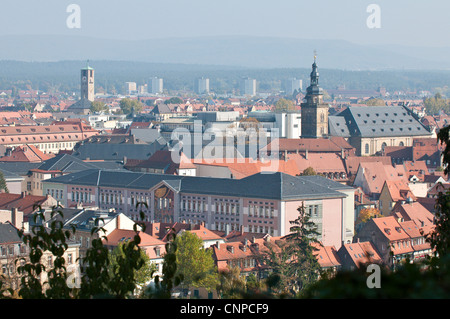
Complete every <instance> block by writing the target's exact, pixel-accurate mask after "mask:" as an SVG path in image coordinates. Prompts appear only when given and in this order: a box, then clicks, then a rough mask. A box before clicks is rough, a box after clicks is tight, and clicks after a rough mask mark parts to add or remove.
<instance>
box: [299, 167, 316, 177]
mask: <svg viewBox="0 0 450 319" xmlns="http://www.w3.org/2000/svg"><path fill="white" fill-rule="evenodd" d="M313 175H317V173H316V171H315V170H314V168H312V167H311V166H310V167H307V168H305V169H304V170H303V172H302V176H313Z"/></svg>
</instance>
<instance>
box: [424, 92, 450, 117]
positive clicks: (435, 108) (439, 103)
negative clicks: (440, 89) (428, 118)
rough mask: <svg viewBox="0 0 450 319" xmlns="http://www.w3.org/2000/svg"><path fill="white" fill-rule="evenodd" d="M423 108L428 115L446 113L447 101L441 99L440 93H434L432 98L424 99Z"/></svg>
mask: <svg viewBox="0 0 450 319" xmlns="http://www.w3.org/2000/svg"><path fill="white" fill-rule="evenodd" d="M423 102H424V106H425V109H426V111H427V113H428V114H431V115H435V114H439V112H440V111H444V112H446V113H448V111H449V109H450V107H449V105H450V104H449V100H448V99H446V98H443V97H442V96H441V94H440V93H436V94H435V95H434V96H433V97H427V98H425V99H424V101H423Z"/></svg>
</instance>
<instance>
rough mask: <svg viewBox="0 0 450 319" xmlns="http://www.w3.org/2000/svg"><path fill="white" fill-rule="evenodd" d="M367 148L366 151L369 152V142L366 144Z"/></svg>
mask: <svg viewBox="0 0 450 319" xmlns="http://www.w3.org/2000/svg"><path fill="white" fill-rule="evenodd" d="M364 148H365V153H366V154H369V143H366V145H365V146H364Z"/></svg>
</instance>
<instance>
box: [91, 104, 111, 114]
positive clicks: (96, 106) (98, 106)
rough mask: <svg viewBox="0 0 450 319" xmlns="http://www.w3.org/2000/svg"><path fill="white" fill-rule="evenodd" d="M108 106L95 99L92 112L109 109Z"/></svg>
mask: <svg viewBox="0 0 450 319" xmlns="http://www.w3.org/2000/svg"><path fill="white" fill-rule="evenodd" d="M107 109H108V107H107V106H106V104H105V103H103V102H101V101H94V102H92V104H91V112H93V113H98V112H102V111H105V110H107Z"/></svg>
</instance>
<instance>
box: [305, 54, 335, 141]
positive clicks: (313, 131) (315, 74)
mask: <svg viewBox="0 0 450 319" xmlns="http://www.w3.org/2000/svg"><path fill="white" fill-rule="evenodd" d="M305 99H306V102H304V103H302V104H301V109H302V111H301V112H302V135H301V137H302V138H319V137H325V136H328V108H329V106H328V104H327V103H324V102H323V89H322V88H321V87H320V86H319V71H318V70H317V64H316V56H315V55H314V63H313V65H312V72H311V85H310V86H309V87H308V88H307V89H306V96H305Z"/></svg>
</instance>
